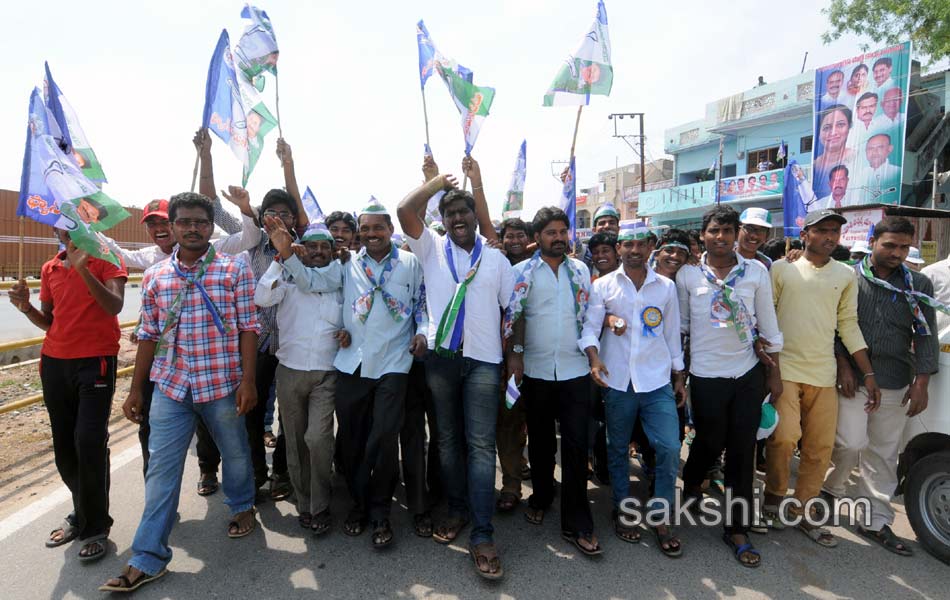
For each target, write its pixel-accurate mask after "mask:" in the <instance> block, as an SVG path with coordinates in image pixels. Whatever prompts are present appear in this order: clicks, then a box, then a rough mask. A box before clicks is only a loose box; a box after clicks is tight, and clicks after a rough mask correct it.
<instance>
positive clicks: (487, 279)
mask: <svg viewBox="0 0 950 600" xmlns="http://www.w3.org/2000/svg"><path fill="white" fill-rule="evenodd" d="M463 169H465V170H466V172H467V174H468V177H469V179H470V180H471V183H472V191H473V192H474V196H473V195H472V194H470V193H468V192H465V191H462V190H458V189H456V183H455V178H454V177H452V176H451V175H445V174H443V175H438V176H436V177H434V178H432V179H430V180H429V181H427V182H426V183H425V184H423V185H422V186H420V187H419V188H417V189H415V190H413V191H412V192H410V193H409V195H408V196H406V198H405V199H403V201H402V202H400V204H399V211H398V215H399V224H400V225H401V226H402V230H403V232H404V233H405V234H406V236H407V241H408V242H409V247H410V248H411V249H412V251H413V253H414V254H415V255H416V256H417V257H418V258H419V260H420V261H421V262H422V268H423V271H424V273H425V282H426V302H427V307H428V314H429V336H428V342H429V343H428V346H429V350H430V352H429V353H428V356H427V359H426V381H427V382H428V384H429V389H430V390H431V392H432V401H433V405H434V407H435V416H436V426H437V429H438V434H439V457H440V462H441V464H442V483H443V486H444V490H445V495H446V497H447V499H448V504H449V519H448V520H447V521H446V522H444V523H442V524H440V525H439V526H438V527H436V530H435V531H434V533H433V538H434V539H435V541H437V542H439V543H443V544H448V543H450V542H452V541H453V540H455V538H456V537H457V536H458V534H459V532H460V531H461V530H462V528H464V527H465V525H466V524H467V523H468V519H469V517H471V519H472V520H473V527H472V532H471V535H470V538H469V539H470V541H469V551H470V553H471V556H472V560H473V561H474V563H475V567H476V569H477V572H478V574H479V575H480V576H482V577H485V578H488V579H499V578H501V577H502V576H503V573H504V572H503V570H502V567H501V560H500V558H499V557H498V552H497V549H496V548H495V544H494V541H493V538H492V534H493V532H494V529H493V528H492V524H491V518H492V514H493V513H494V509H495V424H496V420H497V415H498V403H499V401H500V397H499V394H498V390H499V388H500V385H501V362H502V340H501V310H500V309H501V308H504V307H506V306H507V305H508V301H509V299H510V298H511V291H512V288H513V287H514V275H513V271H512V268H511V265H509V264H508V260H507V259H506V258H505V256H504V255H503V254H502V253H501V252H499V251H498V250H496V249H495V248H492V247H489V245H488V240H487V239H486V238H485V237H482V236H480V235H478V233H476V230H475V221H476V213H478V220H479V222H480V226H479V228H480V229H481V230H482V231H484V232H485V233H486V235H488V236H490V237H491V239H496V238H495V232H494V230H493V228H492V226H491V220H490V219H488V218H487V216H488V208H487V203H486V202H485V195H484V192H483V190H482V180H481V173H480V172H479V169H478V166H477V163H475V161H474V160H473V159H472V158H471V157H466V159H465V160H464V161H463ZM440 190H446V191H447V193H446V194H445V195H444V196H443V197H442V198H441V200H440V201H439V213H440V214H441V215H442V222H443V223H444V225H445V229H446V232H447V235H446V236H445V237H444V238H442V237H440V236H439V235H438V234H436V233H435V232H434V231H432V230H431V229H427V228H426V227H425V223H424V222H423V221H422V219H421V218H420V217H419V215H420V214H422V212H423V209H424V208H425V206H426V203H427V202H428V200H429V198H431V197H432V196H433V195H434V194H435V193H436V192H438V191H440Z"/></svg>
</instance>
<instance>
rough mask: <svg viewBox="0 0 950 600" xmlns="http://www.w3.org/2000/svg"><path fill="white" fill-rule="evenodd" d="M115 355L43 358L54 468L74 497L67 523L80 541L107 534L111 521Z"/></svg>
mask: <svg viewBox="0 0 950 600" xmlns="http://www.w3.org/2000/svg"><path fill="white" fill-rule="evenodd" d="M115 371H116V357H115V356H95V357H90V358H73V359H60V358H52V357H49V356H42V357H41V359H40V380H41V381H42V384H43V402H44V403H45V404H46V410H47V412H48V413H49V422H50V428H51V429H52V430H53V454H54V455H55V458H56V469H57V470H58V471H59V476H60V477H61V478H62V479H63V483H65V484H66V487H68V488H69V491H70V492H71V493H72V496H73V514H72V515H70V522H71V523H72V524H73V525H74V526H76V527H78V528H79V539H80V540H85V539H88V538H90V537H93V536H97V535H101V534H104V533H106V532H107V531H108V530H109V528H110V527H112V517H110V516H109V483H110V481H109V413H110V410H111V408H112V395H113V394H114V393H115Z"/></svg>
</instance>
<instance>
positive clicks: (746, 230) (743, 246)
mask: <svg viewBox="0 0 950 600" xmlns="http://www.w3.org/2000/svg"><path fill="white" fill-rule="evenodd" d="M768 237H769V230H768V229H767V228H766V227H761V226H759V225H742V226H741V227H740V228H739V250H741V251H742V254H743V256H755V253H756V252H758V251H759V248H761V247H762V244H764V243H765V240H767V239H768Z"/></svg>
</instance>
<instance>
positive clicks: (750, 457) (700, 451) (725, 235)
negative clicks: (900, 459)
mask: <svg viewBox="0 0 950 600" xmlns="http://www.w3.org/2000/svg"><path fill="white" fill-rule="evenodd" d="M739 227H740V217H739V214H738V213H737V212H736V211H735V209H733V208H732V207H731V206H728V205H725V204H720V205H717V206H715V207H713V208H712V209H710V210H709V211H708V212H707V213H706V214H705V215H704V216H703V224H702V230H701V231H702V236H703V243H704V245H705V247H706V252H705V253H704V254H703V256H702V258H700V261H699V264H698V265H686V266H684V267H683V268H682V269H680V270H679V273H678V274H677V276H676V290H677V293H678V296H679V303H680V326H681V328H682V331H683V333H684V334H688V335H689V339H690V355H691V361H690V390H691V399H692V410H693V420H694V422H695V424H696V437H695V439H693V443H692V445H691V446H690V451H689V459H688V460H687V461H686V466H685V467H684V468H683V489H684V494H685V495H686V496H687V497H692V498H695V499H696V500H697V501H701V500H702V494H703V492H702V483H703V479H704V478H705V477H706V473H707V471H708V469H709V467H710V466H711V465H712V464H713V463H714V462H715V461H717V460H718V459H719V456H720V455H721V454H722V451H723V449H725V451H726V461H725V484H726V489H731V490H732V493H733V497H734V498H741V499H742V500H744V501H745V502H746V505H747V507H748V508H747V510H745V511H743V510H742V509H741V507H739V506H738V505H734V506H733V507H732V509H731V510H732V521H731V524H727V525H726V526H725V533H724V534H723V540H724V541H725V542H726V544H728V545H729V546H730V547H731V548H732V550H733V552H734V553H735V555H736V559H737V560H738V561H739V562H740V564H742V565H743V566H746V567H757V566H758V565H759V563H760V557H759V553H758V551H757V550H755V548H753V547H752V544H751V543H750V541H749V536H748V532H749V524H750V520H751V518H752V516H753V515H754V514H755V513H754V512H753V504H752V503H753V498H754V491H753V485H752V484H753V471H754V467H755V442H756V433H757V431H758V428H759V421H760V419H761V407H762V400H763V399H764V398H765V395H766V393H768V392H771V394H772V395H773V397H775V398H778V397H779V396H781V390H782V378H781V374H780V372H779V368H778V354H777V353H778V351H779V350H781V349H782V340H783V338H782V333H781V331H779V329H778V319H777V318H776V316H775V306H774V304H773V300H772V282H771V280H770V279H769V273H768V270H767V269H766V268H765V266H764V265H763V264H762V263H760V262H759V261H758V260H755V259H749V258H746V257H745V256H743V255H742V254H740V253H739V252H737V251H736V250H734V248H735V242H736V236H737V231H738V229H739ZM757 337H758V338H761V339H762V340H763V341H764V342H766V343H767V344H768V351H769V352H770V353H772V355H771V357H770V358H771V361H772V362H773V363H774V364H775V366H774V367H772V368H771V369H769V371H768V385H766V368H765V366H764V365H762V364H761V363H760V362H759V359H758V357H757V356H756V352H755V347H754V343H755V340H756V338H757Z"/></svg>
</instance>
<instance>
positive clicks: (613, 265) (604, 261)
mask: <svg viewBox="0 0 950 600" xmlns="http://www.w3.org/2000/svg"><path fill="white" fill-rule="evenodd" d="M590 258H591V263H592V264H593V265H594V266H595V267H597V272H598V273H600V274H601V275H606V274H607V273H610V272H611V271H615V270H616V269H617V267H619V266H620V257H619V256H618V255H617V248H616V247H615V246H611V245H610V244H600V245H598V246H594V247H593V248H591V249H590Z"/></svg>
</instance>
